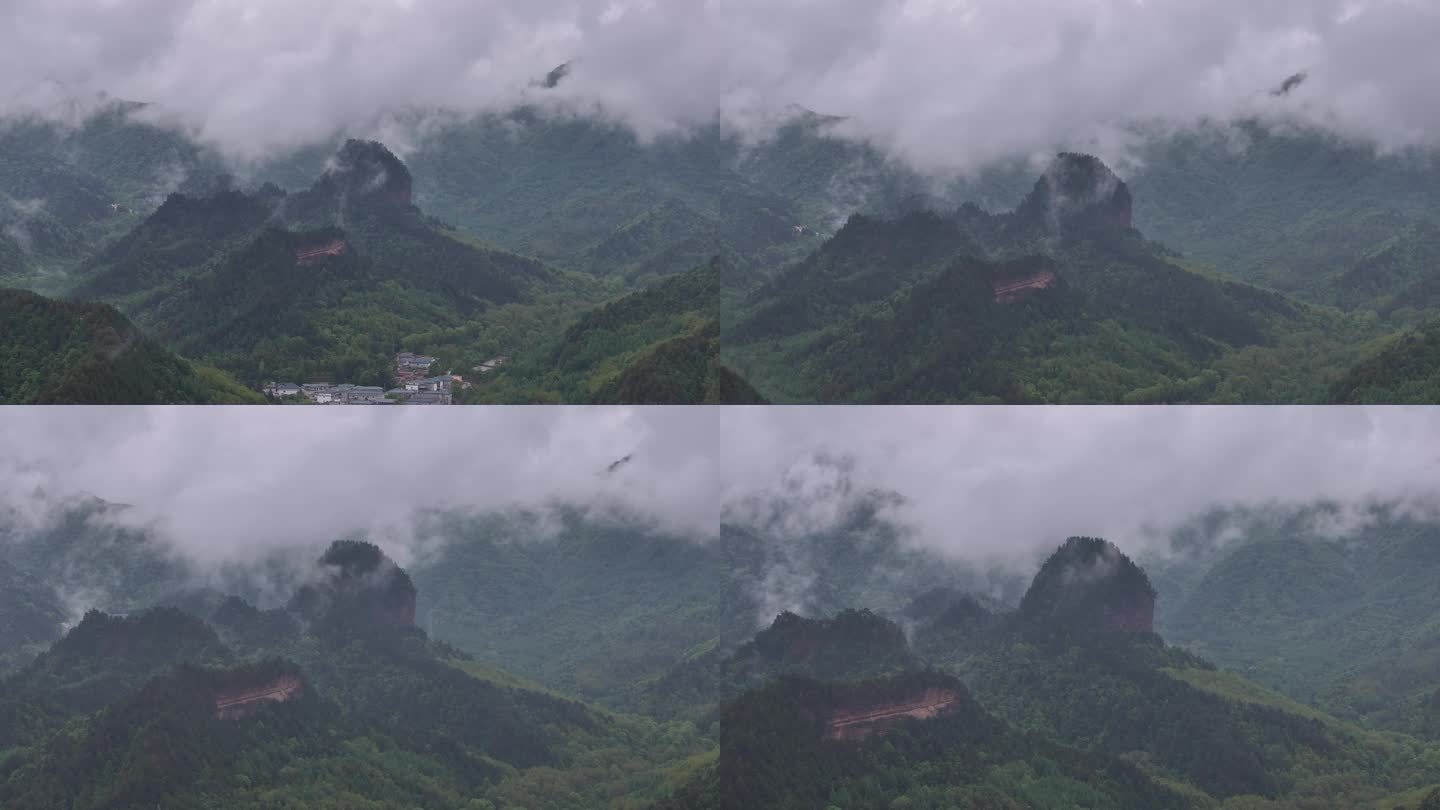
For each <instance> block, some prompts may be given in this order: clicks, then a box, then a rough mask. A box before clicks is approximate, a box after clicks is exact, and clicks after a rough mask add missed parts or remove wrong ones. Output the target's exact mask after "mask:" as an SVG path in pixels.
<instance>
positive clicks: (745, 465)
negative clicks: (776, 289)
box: [721, 406, 1440, 570]
mask: <svg viewBox="0 0 1440 810" xmlns="http://www.w3.org/2000/svg"><path fill="white" fill-rule="evenodd" d="M722 426H723V427H722V429H723V431H724V433H725V436H726V441H725V442H724V443H723V444H722V460H721V469H722V477H723V479H724V481H725V487H726V492H725V496H724V499H725V503H726V512H725V514H726V519H727V520H731V521H736V522H738V523H742V524H754V525H760V526H762V527H764V526H769V527H771V528H770V529H769V531H770V532H771V533H772V534H774V535H775V536H776V538H777V540H779V539H783V538H784V537H787V536H797V535H801V534H816V533H821V532H824V531H825V530H826V528H827V521H829V522H830V523H832V524H834V523H838V522H839V521H843V520H844V519H846V516H847V515H848V514H849V512H848V511H847V509H846V508H845V504H846V503H851V502H853V501H854V500H855V499H856V498H857V496H858V495H862V494H863V495H865V496H866V497H870V498H871V499H872V500H873V496H870V495H868V493H871V492H873V491H877V490H878V491H890V492H894V493H897V494H898V495H899V496H900V498H899V499H895V498H891V499H887V500H884V501H883V517H884V518H885V519H886V520H889V521H893V522H894V523H895V524H897V525H898V526H900V527H902V528H903V529H904V530H905V532H904V536H905V537H907V538H908V540H909V542H911V543H913V544H915V545H916V546H918V547H921V548H927V549H932V550H938V551H941V552H944V553H945V554H947V555H950V556H952V557H954V558H958V559H963V560H967V561H970V562H974V563H979V564H1003V563H1004V562H1005V561H1009V562H1010V563H1013V564H1014V565H1017V566H1019V567H1021V568H1023V569H1025V570H1033V568H1032V566H1033V564H1034V562H1035V558H1036V557H1037V556H1038V555H1040V554H1042V553H1045V552H1048V551H1050V550H1053V549H1054V548H1055V546H1057V545H1058V544H1059V543H1060V542H1061V541H1063V540H1064V539H1065V538H1066V537H1068V536H1071V535H1094V536H1100V537H1106V538H1109V539H1111V540H1113V541H1115V542H1116V543H1117V544H1119V545H1120V546H1121V547H1122V548H1123V549H1125V550H1126V551H1129V552H1132V553H1135V552H1147V551H1156V552H1158V551H1161V550H1162V546H1161V544H1162V542H1163V539H1164V538H1165V537H1166V536H1167V534H1166V530H1167V529H1169V528H1172V527H1175V526H1177V525H1179V524H1182V523H1184V522H1186V521H1189V520H1191V519H1193V518H1195V517H1196V516H1197V515H1199V514H1201V513H1203V512H1205V511H1207V510H1210V509H1212V508H1214V507H1252V508H1254V507H1264V506H1268V505H1272V504H1275V505H1294V506H1300V505H1307V504H1312V503H1315V502H1317V501H1333V502H1335V503H1336V504H1337V505H1338V507H1339V508H1338V509H1337V511H1335V512H1333V513H1329V514H1328V515H1327V517H1326V520H1327V523H1326V525H1317V526H1315V527H1313V529H1314V531H1315V532H1316V533H1317V534H1322V535H1329V536H1334V535H1336V534H1337V533H1338V534H1343V533H1346V532H1350V531H1353V530H1355V528H1357V527H1358V526H1359V525H1361V524H1363V523H1364V522H1365V515H1367V514H1370V513H1369V512H1368V507H1367V505H1368V504H1373V503H1376V502H1392V503H1396V504H1398V505H1399V506H1400V508H1402V509H1408V510H1409V511H1410V512H1412V513H1414V514H1416V515H1424V516H1431V517H1433V516H1435V515H1437V514H1440V513H1437V511H1436V509H1435V504H1437V503H1440V412H1437V411H1436V410H1435V409H1433V408H1359V407H1354V408H1350V407H1347V408H1300V407H1296V408H1291V407H1275V406H1270V407H1255V408H1246V407H1216V408H1205V407H1192V408H1083V407H1061V408H978V407H969V408H945V407H936V408H927V407H906V408H867V407H853V408H816V409H794V408H784V409H767V408H739V409H733V408H732V409H727V410H726V411H725V413H724V415H723V417H722ZM835 459H844V460H845V461H844V463H843V464H838V465H837V463H836V462H835ZM841 479H843V483H842V482H841ZM782 482H787V483H785V484H783V485H782ZM787 491H788V492H789V493H790V496H791V500H792V501H793V504H794V506H793V512H791V513H790V514H788V515H787V516H786V522H784V523H777V522H776V521H774V520H773V519H772V518H771V517H770V515H771V514H772V513H773V511H774V510H773V507H766V508H765V509H762V510H757V508H756V507H755V506H754V503H755V499H754V497H753V496H754V494H755V493H756V492H771V493H782V494H783V493H784V492H787ZM777 527H778V528H777Z"/></svg>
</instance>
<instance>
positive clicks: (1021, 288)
mask: <svg viewBox="0 0 1440 810" xmlns="http://www.w3.org/2000/svg"><path fill="white" fill-rule="evenodd" d="M1058 281H1059V278H1058V277H1057V276H1056V275H1055V273H1054V272H1053V271H1051V270H1041V271H1040V272H1038V273H1033V274H1031V275H1028V276H1023V277H1020V278H1006V279H997V280H995V281H994V282H993V283H992V287H993V288H994V290H995V303H997V304H1013V303H1015V302H1016V301H1021V300H1024V299H1025V298H1026V297H1028V296H1029V295H1030V294H1031V293H1033V292H1034V291H1036V290H1048V289H1050V288H1051V287H1054V286H1055V284H1056V283H1057V282H1058Z"/></svg>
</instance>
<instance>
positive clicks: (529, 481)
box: [0, 407, 719, 567]
mask: <svg viewBox="0 0 1440 810" xmlns="http://www.w3.org/2000/svg"><path fill="white" fill-rule="evenodd" d="M421 410H423V411H425V412H424V413H420V412H419V411H421ZM715 421H716V414H715V413H714V412H713V411H706V410H704V409H686V408H667V409H655V408H559V407H556V408H485V409H480V408H473V409H472V408H463V409H461V408H455V409H439V410H437V409H432V408H425V409H417V411H415V412H411V411H409V410H404V411H403V412H400V413H383V414H382V413H379V412H378V411H375V410H370V409H363V408H348V409H341V408H276V409H268V408H258V409H257V408H228V409H227V408H120V407H101V408H12V409H7V410H6V412H5V414H4V419H3V421H0V514H3V515H5V516H6V517H7V518H8V520H7V522H14V523H19V524H21V525H24V524H26V523H30V524H42V523H43V522H44V521H45V520H47V519H49V518H50V516H51V512H50V510H51V508H52V507H53V506H54V504H55V503H56V502H57V501H59V500H61V499H63V498H65V497H66V496H72V495H76V494H81V493H88V494H92V495H94V496H98V497H100V498H102V499H105V500H107V501H110V502H114V503H123V504H129V505H131V506H133V507H134V508H133V509H131V510H126V512H125V513H124V518H123V519H124V520H125V521H126V522H127V523H131V524H135V525H144V526H154V528H155V534H156V536H158V537H160V538H163V539H165V540H168V541H170V542H171V543H173V544H174V546H175V547H176V549H177V550H179V551H180V552H181V554H182V555H183V556H184V557H186V558H187V559H189V560H191V561H193V562H196V563H199V564H201V565H202V567H203V566H206V565H210V564H224V563H230V562H239V561H253V560H256V559H260V558H261V557H263V556H265V555H266V554H268V553H269V552H272V551H280V550H284V549H286V548H292V547H296V546H300V545H306V546H313V545H315V544H317V543H325V542H328V541H329V540H332V539H335V538H337V537H341V536H344V535H347V534H351V533H365V534H367V535H368V536H370V537H371V538H372V539H374V540H376V541H377V542H380V543H381V544H382V545H384V546H385V547H386V548H387V550H390V551H392V553H394V554H396V555H397V556H398V557H400V561H401V562H402V563H405V562H409V561H410V560H409V558H411V557H413V555H414V554H416V553H419V552H420V551H421V550H422V549H425V548H427V547H430V546H432V545H433V544H434V543H436V542H441V539H437V538H432V537H426V536H424V530H423V529H417V526H423V525H424V523H423V522H421V523H417V522H416V513H417V511H421V512H423V511H426V510H431V509H460V510H468V511H474V512H483V511H488V510H511V509H527V510H541V511H543V510H546V509H548V508H549V507H550V506H552V505H557V504H559V505H565V506H571V507H577V508H582V509H586V510H588V512H589V514H590V516H591V517H592V518H594V519H597V520H622V521H639V522H642V523H645V524H647V525H654V526H656V527H658V528H660V529H661V530H665V531H670V532H675V533H679V534H683V535H686V536H690V537H694V538H699V539H703V538H706V537H710V536H712V535H713V534H714V532H715V531H716V527H717V525H718V519H719V513H718V500H717V498H716V492H717V489H718V486H719V480H718V478H717V467H716V461H715V450H714V446H713V445H714V441H715V435H716V434H715V429H714V425H715ZM627 455H628V456H630V457H631V460H630V461H628V462H627V463H625V464H623V465H620V466H618V467H617V468H616V469H615V470H613V471H611V470H609V466H610V464H611V463H613V462H615V461H616V460H618V459H620V458H622V457H624V456H627Z"/></svg>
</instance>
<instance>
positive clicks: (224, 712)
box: [215, 675, 305, 720]
mask: <svg viewBox="0 0 1440 810" xmlns="http://www.w3.org/2000/svg"><path fill="white" fill-rule="evenodd" d="M304 691H305V684H304V683H302V682H301V680H300V679H299V678H297V677H295V676H294V675H281V676H280V677H278V678H276V679H275V680H273V681H271V682H269V683H264V684H258V685H256V686H255V687H253V688H251V689H238V690H227V691H224V692H221V693H220V694H218V695H216V696H215V716H216V717H217V718H219V719H221V720H239V719H240V718H242V717H249V716H250V715H252V714H254V713H255V712H257V711H259V709H260V707H261V706H262V705H264V704H266V703H284V702H286V701H288V700H293V699H294V698H297V697H299V696H300V695H301V694H302V693H303V692H304Z"/></svg>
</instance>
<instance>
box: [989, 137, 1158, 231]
mask: <svg viewBox="0 0 1440 810" xmlns="http://www.w3.org/2000/svg"><path fill="white" fill-rule="evenodd" d="M1132 203H1133V201H1132V199H1131V196H1130V188H1129V187H1128V186H1126V185H1125V182H1124V181H1123V180H1121V179H1120V177H1119V176H1118V175H1116V174H1115V172H1114V171H1112V170H1111V169H1110V167H1109V166H1106V165H1105V163H1104V162H1103V161H1101V160H1100V159H1099V158H1097V157H1095V156H1093V155H1085V154H1079V153H1075V152H1062V153H1060V154H1059V155H1058V156H1057V157H1056V158H1055V160H1054V161H1052V162H1051V163H1050V166H1049V167H1048V168H1046V169H1045V173H1044V174H1042V175H1041V176H1040V179H1039V180H1036V181H1035V187H1034V189H1032V190H1031V192H1030V194H1029V196H1027V197H1026V198H1025V201H1024V202H1023V203H1021V205H1020V209H1019V211H1018V213H1021V214H1022V215H1023V216H1024V217H1025V218H1026V219H1030V220H1039V221H1043V222H1045V223H1046V224H1048V225H1049V226H1050V228H1051V230H1054V231H1061V230H1066V229H1068V228H1069V227H1070V226H1074V225H1079V226H1081V227H1085V226H1100V227H1105V228H1115V229H1128V228H1130V227H1132V226H1133V222H1134V217H1133V213H1132Z"/></svg>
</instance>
